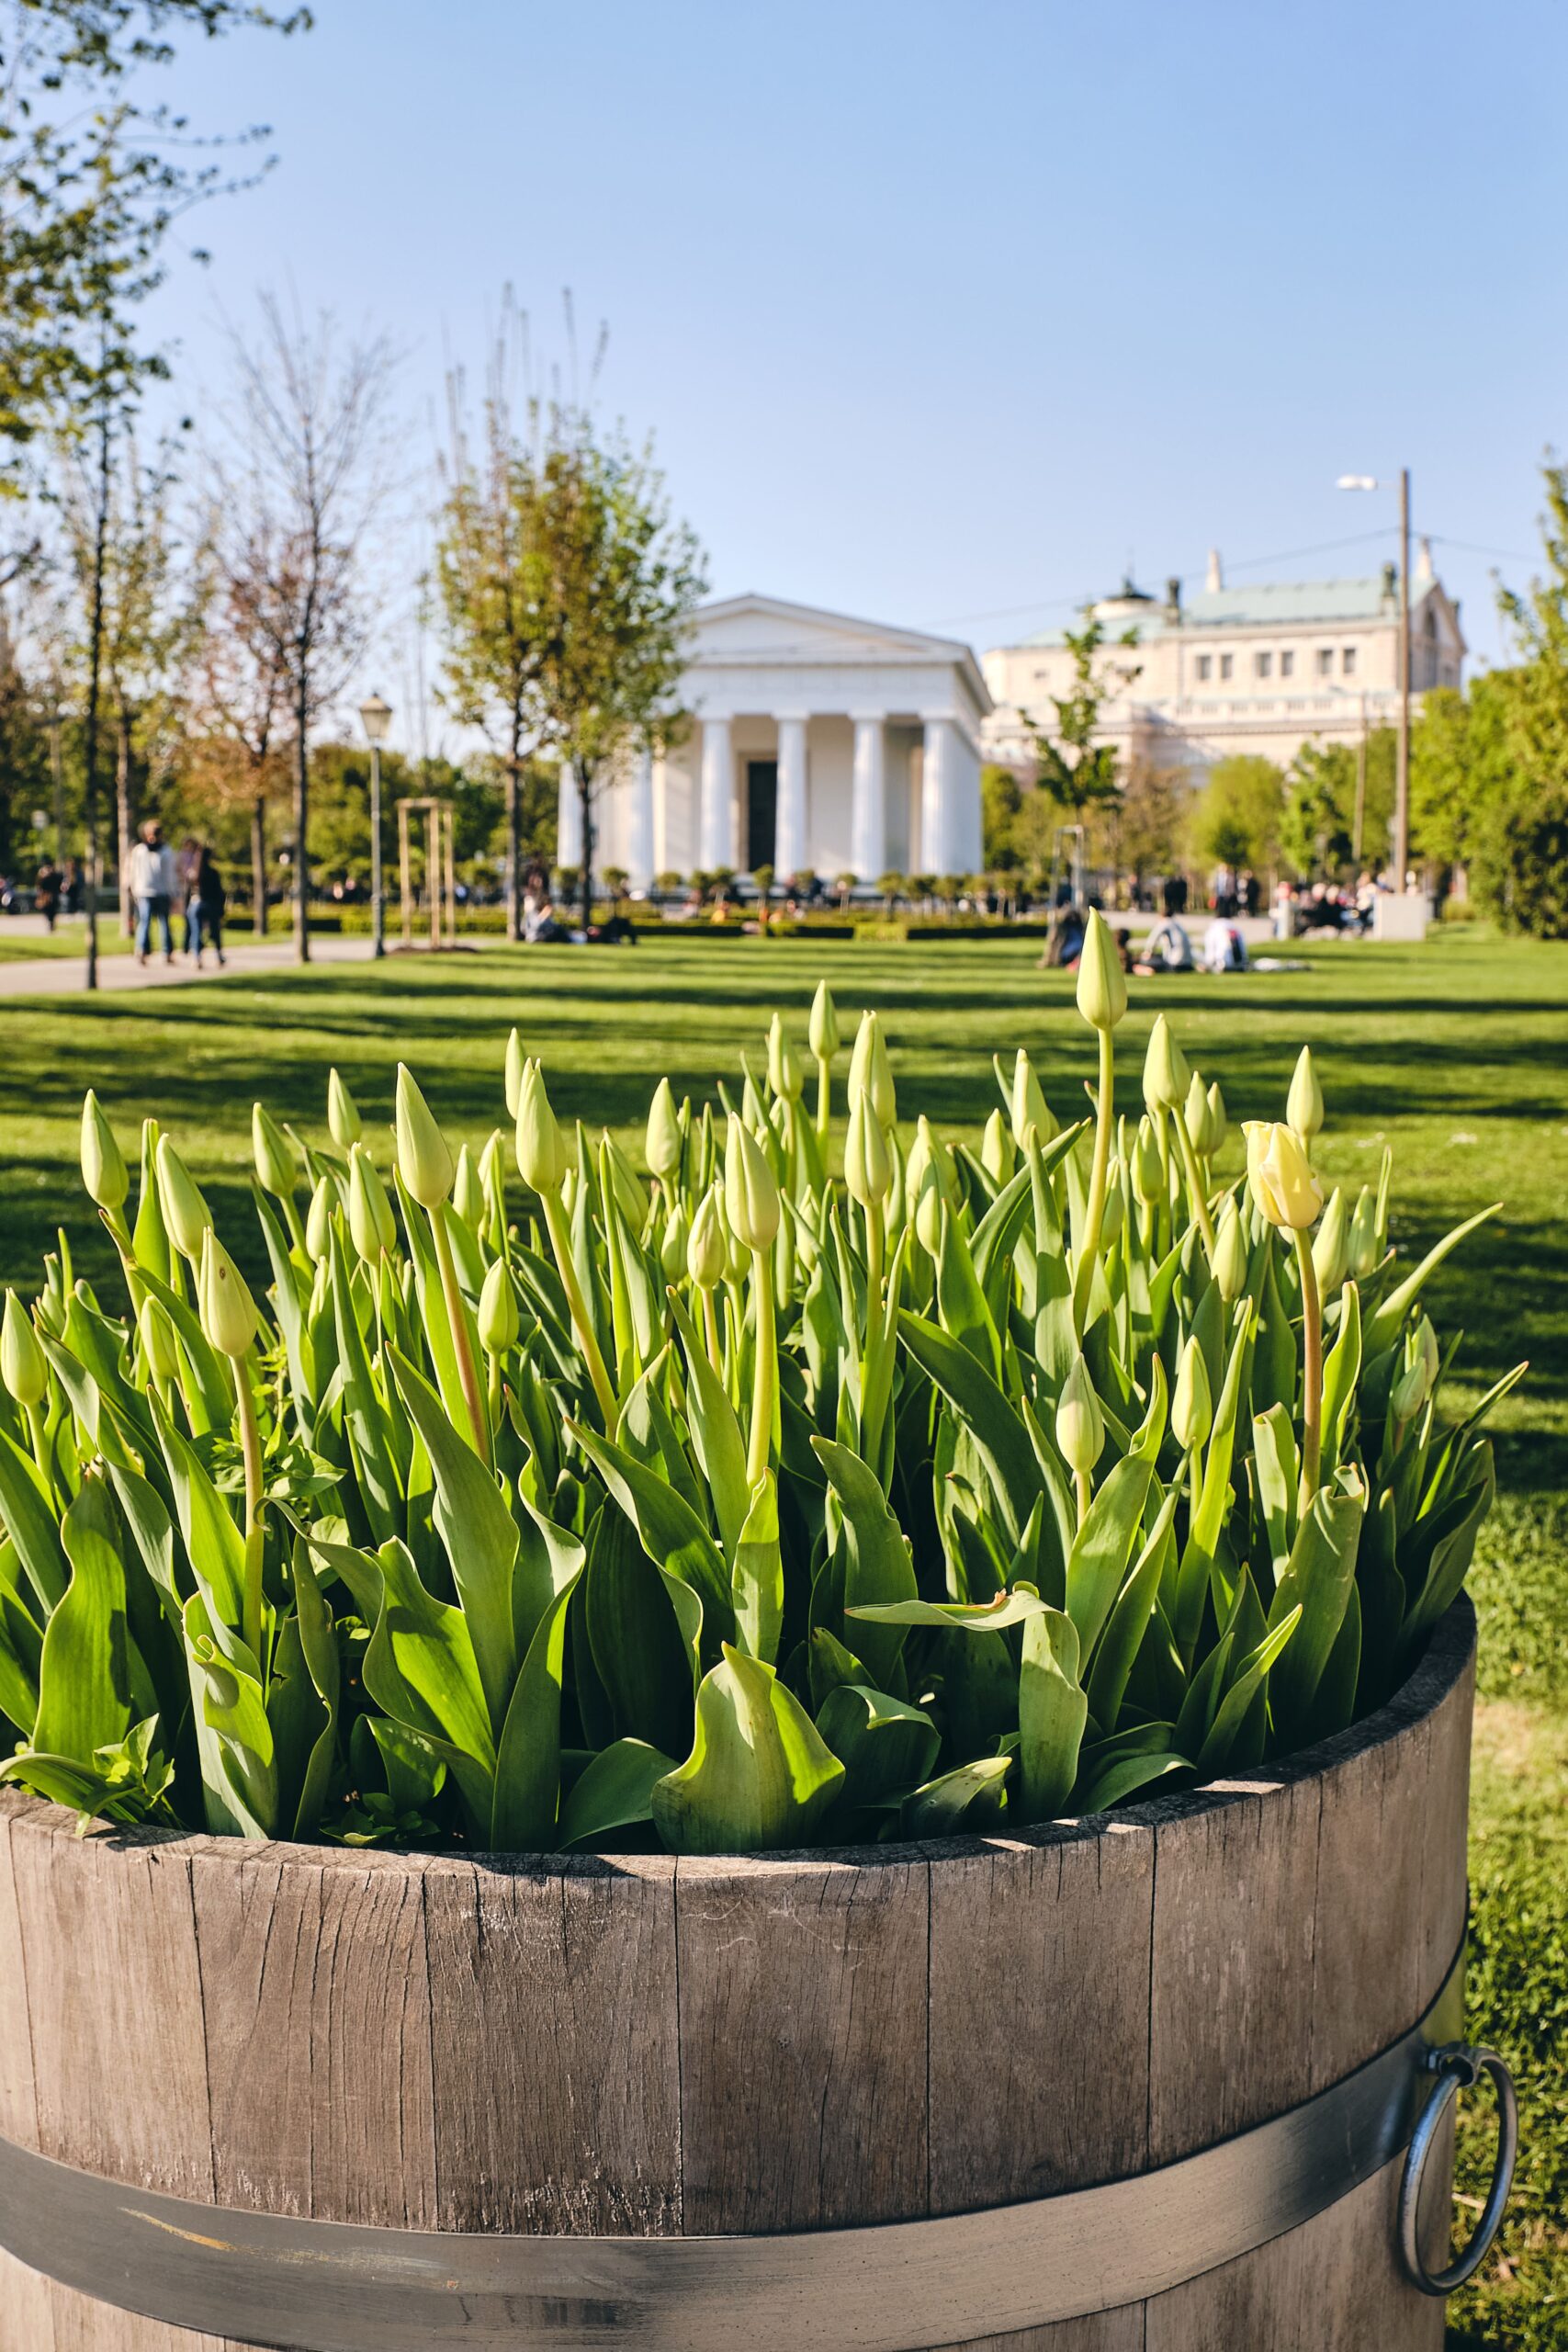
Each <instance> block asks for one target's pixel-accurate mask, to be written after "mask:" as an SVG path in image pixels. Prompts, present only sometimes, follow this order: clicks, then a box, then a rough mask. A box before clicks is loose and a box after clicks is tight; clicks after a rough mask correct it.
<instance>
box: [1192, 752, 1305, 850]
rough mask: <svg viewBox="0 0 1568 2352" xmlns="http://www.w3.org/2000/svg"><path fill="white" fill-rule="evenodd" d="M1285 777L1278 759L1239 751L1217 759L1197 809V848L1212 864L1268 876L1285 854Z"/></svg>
mask: <svg viewBox="0 0 1568 2352" xmlns="http://www.w3.org/2000/svg"><path fill="white" fill-rule="evenodd" d="M1284 803H1285V779H1284V775H1283V774H1282V772H1281V771H1280V769H1279V768H1277V767H1276V766H1275V764H1274V763H1273V761H1272V760H1266V759H1263V758H1261V757H1259V755H1258V753H1257V752H1235V753H1234V754H1233V755H1232V756H1231V757H1230V758H1229V759H1224V760H1217V761H1216V762H1215V763H1214V765H1213V768H1212V769H1211V770H1210V772H1209V780H1208V783H1207V784H1206V785H1205V786H1204V787H1203V790H1202V792H1201V795H1200V797H1199V799H1198V804H1197V806H1196V808H1195V809H1193V811H1192V846H1193V848H1194V850H1195V851H1196V853H1197V854H1198V856H1199V857H1200V859H1201V860H1202V862H1203V863H1204V864H1205V865H1233V866H1250V867H1251V868H1252V870H1253V872H1254V873H1255V874H1262V873H1266V872H1267V871H1268V869H1269V867H1270V866H1272V865H1274V864H1275V862H1276V861H1277V859H1278V857H1279V854H1280V820H1281V817H1282V814H1283V811H1284Z"/></svg>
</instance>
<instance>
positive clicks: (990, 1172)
mask: <svg viewBox="0 0 1568 2352" xmlns="http://www.w3.org/2000/svg"><path fill="white" fill-rule="evenodd" d="M1016 1157H1017V1154H1016V1152H1015V1150H1014V1148H1013V1140H1012V1137H1011V1136H1010V1134H1009V1132H1008V1128H1007V1123H1006V1121H1005V1120H1004V1119H1003V1117H1002V1114H1001V1113H1000V1112H999V1111H993V1112H992V1113H991V1115H990V1117H989V1118H988V1119H987V1122H986V1132H985V1134H984V1135H983V1136H981V1138H980V1165H981V1167H982V1168H983V1169H984V1170H985V1171H986V1173H987V1176H988V1177H989V1178H990V1180H991V1182H992V1183H993V1184H995V1185H998V1187H999V1186H1001V1185H1003V1184H1006V1183H1008V1182H1010V1180H1011V1177H1012V1170H1013V1161H1014V1159H1016Z"/></svg>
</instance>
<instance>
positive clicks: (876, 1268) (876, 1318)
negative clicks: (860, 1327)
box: [864, 1203, 884, 1339]
mask: <svg viewBox="0 0 1568 2352" xmlns="http://www.w3.org/2000/svg"><path fill="white" fill-rule="evenodd" d="M864 1216H865V1329H866V1336H867V1338H868V1339H869V1338H870V1336H871V1334H872V1333H873V1332H874V1330H875V1329H876V1328H877V1326H878V1324H879V1323H880V1321H881V1319H882V1261H883V1241H884V1235H883V1229H882V1208H881V1204H880V1203H876V1204H873V1205H872V1206H871V1207H870V1208H868V1209H866V1210H865V1211H864Z"/></svg>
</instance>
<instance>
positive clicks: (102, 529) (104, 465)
mask: <svg viewBox="0 0 1568 2352" xmlns="http://www.w3.org/2000/svg"><path fill="white" fill-rule="evenodd" d="M108 527H109V413H108V408H107V403H106V405H105V407H104V410H103V412H102V414H101V416H100V417H99V420H98V512H97V516H96V527H95V534H94V541H93V607H92V615H91V618H90V621H89V625H88V630H87V729H86V742H85V746H84V750H83V761H82V764H83V770H84V773H83V778H82V832H83V844H82V846H83V857H82V904H83V906H84V908H85V910H86V916H87V970H86V976H85V977H86V985H87V987H88V988H90V989H96V987H97V985H98V698H99V693H100V689H101V684H102V679H103V660H104V567H105V561H106V558H107V544H108Z"/></svg>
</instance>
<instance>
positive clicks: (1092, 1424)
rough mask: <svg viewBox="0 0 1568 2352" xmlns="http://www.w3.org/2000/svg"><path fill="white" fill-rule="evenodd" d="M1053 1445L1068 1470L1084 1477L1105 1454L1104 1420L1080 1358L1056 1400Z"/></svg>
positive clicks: (1075, 1358)
mask: <svg viewBox="0 0 1568 2352" xmlns="http://www.w3.org/2000/svg"><path fill="white" fill-rule="evenodd" d="M1056 1444H1057V1448H1058V1450H1059V1451H1060V1453H1061V1456H1062V1459H1063V1461H1064V1462H1065V1463H1066V1465H1067V1467H1068V1469H1069V1470H1076V1471H1077V1473H1078V1475H1079V1476H1080V1477H1084V1476H1088V1474H1089V1471H1091V1470H1092V1469H1093V1468H1094V1465H1095V1464H1096V1463H1097V1462H1098V1461H1099V1460H1100V1455H1101V1453H1103V1452H1104V1450H1105V1417H1104V1415H1103V1414H1102V1413H1101V1411H1100V1399H1099V1397H1097V1396H1096V1395H1095V1393H1094V1384H1093V1382H1092V1381H1091V1380H1090V1378H1089V1366H1088V1364H1087V1363H1085V1362H1084V1360H1083V1357H1082V1355H1081V1354H1078V1355H1076V1356H1075V1357H1074V1358H1073V1367H1072V1370H1071V1371H1070V1372H1069V1373H1068V1374H1067V1376H1066V1380H1064V1382H1063V1383H1062V1393H1061V1395H1060V1397H1058V1398H1057V1400H1056Z"/></svg>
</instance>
